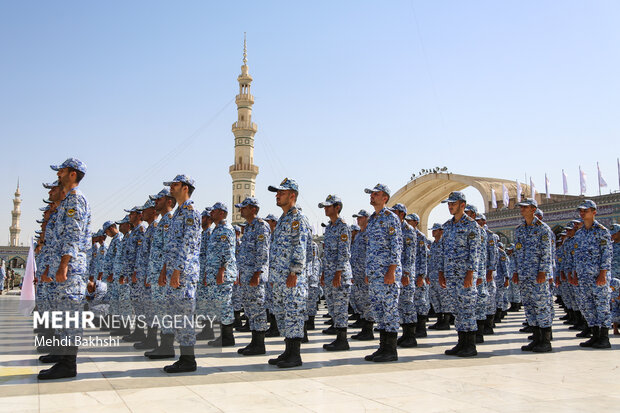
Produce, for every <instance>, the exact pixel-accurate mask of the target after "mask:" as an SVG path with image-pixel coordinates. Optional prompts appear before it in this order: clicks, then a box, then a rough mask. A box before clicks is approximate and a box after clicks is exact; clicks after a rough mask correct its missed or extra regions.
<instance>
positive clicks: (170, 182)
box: [164, 181, 176, 186]
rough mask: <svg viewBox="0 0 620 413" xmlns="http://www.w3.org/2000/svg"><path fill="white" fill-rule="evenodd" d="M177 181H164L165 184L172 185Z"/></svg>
mask: <svg viewBox="0 0 620 413" xmlns="http://www.w3.org/2000/svg"><path fill="white" fill-rule="evenodd" d="M175 182H176V181H167V182H164V186H170V185H172V184H173V183H175Z"/></svg>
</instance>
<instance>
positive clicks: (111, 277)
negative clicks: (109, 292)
mask: <svg viewBox="0 0 620 413" xmlns="http://www.w3.org/2000/svg"><path fill="white" fill-rule="evenodd" d="M113 281H114V274H108V282H109V283H111V282H113Z"/></svg>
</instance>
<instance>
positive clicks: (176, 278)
mask: <svg viewBox="0 0 620 413" xmlns="http://www.w3.org/2000/svg"><path fill="white" fill-rule="evenodd" d="M180 278H181V271H179V270H174V271H172V275H171V276H170V286H171V287H172V288H179V286H180V285H181V281H180Z"/></svg>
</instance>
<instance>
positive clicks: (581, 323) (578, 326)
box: [568, 311, 588, 331]
mask: <svg viewBox="0 0 620 413" xmlns="http://www.w3.org/2000/svg"><path fill="white" fill-rule="evenodd" d="M587 327H588V323H586V319H585V318H584V317H583V314H581V312H580V311H578V312H577V320H576V323H575V325H574V326H571V327H568V329H569V330H579V331H583V330H585V329H586V328H587Z"/></svg>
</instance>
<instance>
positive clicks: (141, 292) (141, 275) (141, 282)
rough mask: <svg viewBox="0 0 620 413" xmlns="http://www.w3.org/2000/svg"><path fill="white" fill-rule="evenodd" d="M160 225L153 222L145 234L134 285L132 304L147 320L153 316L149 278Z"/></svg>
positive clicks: (157, 221) (139, 252)
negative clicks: (150, 261)
mask: <svg viewBox="0 0 620 413" xmlns="http://www.w3.org/2000/svg"><path fill="white" fill-rule="evenodd" d="M158 225H159V220H155V221H153V222H151V224H150V225H149V226H148V228H147V229H146V231H145V232H144V238H143V239H142V244H141V245H140V248H139V250H138V256H137V259H136V271H137V274H136V278H137V283H136V284H135V285H132V288H133V290H132V304H133V306H134V311H135V313H136V315H142V316H145V317H146V319H147V320H150V317H152V315H153V309H152V308H151V307H152V304H153V299H152V294H151V291H152V284H151V285H149V286H148V287H147V286H146V285H145V284H146V283H147V277H148V272H149V259H150V255H151V245H153V234H154V233H155V229H156V228H157V226H158Z"/></svg>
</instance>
